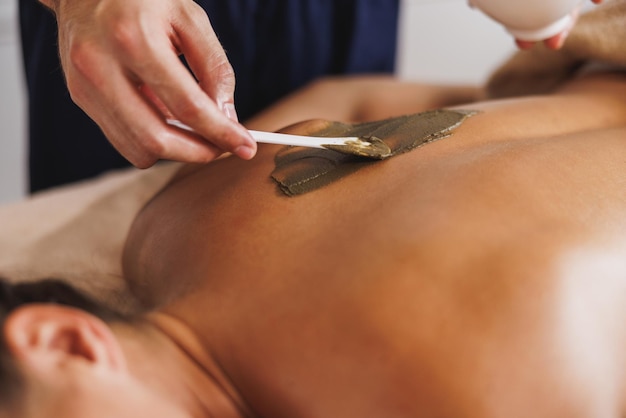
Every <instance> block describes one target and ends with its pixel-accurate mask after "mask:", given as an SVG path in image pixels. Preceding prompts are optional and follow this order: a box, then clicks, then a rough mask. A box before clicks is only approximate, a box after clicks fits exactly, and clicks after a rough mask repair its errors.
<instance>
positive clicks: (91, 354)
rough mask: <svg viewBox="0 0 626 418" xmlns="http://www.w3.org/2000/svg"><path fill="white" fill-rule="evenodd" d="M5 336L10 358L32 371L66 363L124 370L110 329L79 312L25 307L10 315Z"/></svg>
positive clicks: (118, 349) (101, 322) (61, 308)
mask: <svg viewBox="0 0 626 418" xmlns="http://www.w3.org/2000/svg"><path fill="white" fill-rule="evenodd" d="M4 336H5V340H6V343H7V345H8V348H9V350H10V351H11V353H12V354H13V356H14V357H15V358H16V359H17V360H18V361H19V362H23V363H25V365H27V366H30V368H33V369H42V368H46V369H49V368H54V367H60V366H63V365H64V364H68V361H82V362H83V363H84V364H85V365H88V366H92V367H98V368H106V369H109V370H118V371H119V370H123V369H125V368H126V364H125V358H124V354H123V352H122V349H121V346H120V344H119V343H118V341H117V339H116V337H115V335H114V334H113V332H112V331H111V329H110V328H109V327H108V326H107V325H106V324H105V323H104V322H103V321H101V320H100V319H98V318H96V317H95V316H93V315H90V314H88V313H87V312H84V311H81V310H79V309H74V308H70V307H66V306H60V305H47V304H31V305H25V306H23V307H21V308H19V309H17V310H15V311H13V312H12V313H11V314H10V315H9V317H8V318H7V320H6V324H5V329H4Z"/></svg>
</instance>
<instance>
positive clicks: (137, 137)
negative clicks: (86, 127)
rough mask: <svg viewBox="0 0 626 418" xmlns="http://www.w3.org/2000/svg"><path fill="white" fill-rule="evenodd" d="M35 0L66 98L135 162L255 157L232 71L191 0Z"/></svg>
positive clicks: (145, 164) (146, 164) (143, 165)
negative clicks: (51, 36) (45, 15)
mask: <svg viewBox="0 0 626 418" xmlns="http://www.w3.org/2000/svg"><path fill="white" fill-rule="evenodd" d="M40 1H41V2H42V3H44V4H45V5H46V6H48V7H50V8H51V9H52V10H53V11H54V12H55V14H56V17H57V21H58V24H59V53H60V57H61V63H62V66H63V70H64V72H65V78H66V81H67V86H68V89H69V91H70V94H71V97H72V99H73V100H74V101H75V102H76V103H77V104H78V105H79V106H80V107H81V108H82V109H83V110H84V111H85V112H86V113H87V114H88V115H89V116H90V117H91V118H92V119H93V120H94V121H96V123H97V124H98V125H99V126H100V128H101V129H102V130H103V132H104V134H105V135H106V136H107V138H108V139H109V141H110V142H111V143H112V144H113V146H115V148H116V149H117V150H118V151H119V152H120V153H121V154H122V155H124V157H126V158H127V159H128V160H129V161H130V162H131V163H132V164H134V165H135V166H137V167H140V168H147V167H150V166H151V165H153V164H154V163H155V162H156V161H158V160H159V159H168V160H176V161H184V162H193V163H203V162H208V161H211V160H213V159H215V158H217V157H218V156H219V155H220V154H222V153H223V152H226V151H230V152H233V153H234V154H236V155H238V156H239V157H241V158H244V159H250V158H252V157H253V156H254V154H255V152H256V143H255V141H254V140H253V139H252V137H251V136H250V134H249V133H248V131H247V130H246V129H245V128H244V127H243V126H241V125H240V124H239V123H238V122H237V116H236V113H235V107H234V102H233V93H234V88H235V77H234V73H233V70H232V67H231V65H230V63H229V62H228V59H227V58H226V54H225V53H224V50H223V49H222V46H221V45H220V43H219V41H218V39H217V37H216V35H215V33H214V32H213V29H212V27H211V24H210V22H209V19H208V17H207V15H206V13H205V12H204V10H203V9H201V8H200V6H198V5H197V4H196V3H194V2H193V1H192V0H40ZM180 54H183V55H184V56H185V59H186V61H187V63H188V64H189V67H190V68H191V70H192V71H193V75H192V74H190V72H189V71H188V70H187V68H186V67H185V66H184V65H183V64H182V63H181V61H180V59H179V55H180ZM194 76H195V78H194ZM196 79H197V81H196ZM169 118H174V119H177V120H179V121H181V122H183V123H185V124H186V125H188V126H190V127H191V128H193V131H194V132H195V134H194V133H192V132H189V131H185V130H182V129H179V128H177V127H174V126H171V125H169V124H168V123H167V122H166V119H169ZM85 140H89V138H85Z"/></svg>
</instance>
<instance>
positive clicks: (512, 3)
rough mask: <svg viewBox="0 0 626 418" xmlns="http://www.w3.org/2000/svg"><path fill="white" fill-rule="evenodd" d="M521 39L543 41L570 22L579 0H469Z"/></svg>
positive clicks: (557, 32) (563, 28) (579, 2)
mask: <svg viewBox="0 0 626 418" xmlns="http://www.w3.org/2000/svg"><path fill="white" fill-rule="evenodd" d="M469 4H470V6H471V7H475V8H477V9H480V10H481V11H482V12H483V13H485V14H486V15H487V16H489V17H491V18H492V19H494V20H495V21H497V22H499V23H501V24H502V25H504V27H505V28H506V30H507V31H509V33H511V35H513V36H514V37H515V39H519V40H520V41H532V42H536V41H542V40H544V39H548V38H551V37H553V36H555V35H558V34H559V33H561V32H563V31H564V30H565V29H567V28H568V27H570V26H571V25H572V24H573V21H572V20H573V19H574V17H573V12H574V11H575V10H576V9H578V7H579V5H580V4H581V0H469Z"/></svg>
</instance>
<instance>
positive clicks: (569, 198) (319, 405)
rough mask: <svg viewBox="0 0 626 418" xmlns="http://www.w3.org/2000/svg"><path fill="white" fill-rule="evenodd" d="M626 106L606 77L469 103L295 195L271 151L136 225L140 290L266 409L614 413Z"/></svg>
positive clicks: (622, 390)
mask: <svg viewBox="0 0 626 418" xmlns="http://www.w3.org/2000/svg"><path fill="white" fill-rule="evenodd" d="M625 95H626V79H624V76H623V75H620V74H615V75H605V76H595V77H589V78H586V79H583V80H578V81H576V82H573V83H572V84H570V85H569V86H567V87H565V88H563V89H562V90H561V91H560V92H559V93H558V94H556V95H553V96H549V97H534V98H528V99H519V100H509V101H502V102H484V103H477V104H474V105H472V109H476V110H481V111H482V113H480V114H478V115H475V116H473V117H472V118H469V119H468V120H466V121H465V123H464V124H463V126H462V127H461V128H459V129H458V130H457V131H456V132H455V135H454V136H452V137H450V138H447V139H443V140H440V141H437V142H435V143H432V144H429V145H428V146H426V147H423V148H419V149H417V150H415V151H413V152H409V153H406V154H403V155H401V156H398V157H396V158H394V159H391V160H388V161H385V162H382V163H380V164H376V165H371V166H370V167H368V168H366V169H362V170H360V171H359V172H357V173H355V174H353V175H351V176H349V177H346V178H344V179H342V180H341V181H338V182H336V183H334V184H332V185H330V186H328V187H325V188H323V189H320V190H317V191H315V192H312V193H308V194H306V195H303V196H299V197H298V198H296V199H292V198H287V197H285V196H283V195H281V194H280V193H277V191H276V189H275V186H274V184H272V181H271V179H270V178H269V174H270V173H271V171H272V169H273V167H274V156H275V154H276V152H277V150H278V149H279V148H278V147H275V146H267V147H262V148H261V149H260V150H259V151H260V152H259V155H258V158H256V159H255V160H254V162H253V163H243V162H242V161H239V160H237V159H228V158H227V159H223V160H220V161H217V162H215V163H213V164H211V165H209V166H206V167H202V168H199V169H196V170H195V171H194V170H186V171H185V172H183V173H182V174H181V175H180V176H179V177H178V178H177V179H175V180H174V181H173V182H172V183H171V184H170V185H169V186H168V187H167V188H166V189H165V190H164V191H162V192H161V193H160V194H159V195H158V196H157V197H156V198H155V199H154V200H153V201H152V202H151V203H150V204H148V206H147V207H146V208H145V209H144V210H143V212H142V213H141V214H140V215H139V217H138V218H137V220H136V222H135V224H134V226H133V229H132V230H131V234H130V237H129V240H128V241H127V247H126V252H125V267H126V270H125V272H126V275H127V278H128V279H129V280H131V285H132V286H133V290H134V291H135V293H136V295H137V296H139V297H140V298H142V300H143V303H144V304H145V305H146V306H160V307H161V308H160V309H159V313H158V314H156V315H155V316H153V317H152V320H153V323H155V324H157V325H158V324H163V323H168V321H179V322H178V325H177V326H173V327H171V328H168V329H169V331H166V333H167V332H169V333H170V334H172V330H173V329H185V330H187V332H189V333H190V334H191V335H193V336H194V337H193V338H191V340H193V341H194V344H196V345H195V347H201V349H200V352H204V353H210V356H211V358H212V359H213V361H214V362H215V364H218V365H219V367H220V370H222V372H223V373H224V375H226V376H228V382H229V384H228V385H224V387H225V388H227V389H232V388H234V390H235V393H237V394H239V396H240V399H244V400H245V405H246V406H247V408H249V410H251V411H254V412H255V413H256V414H257V415H259V416H275V417H288V416H289V417H294V416H295V417H305V416H306V417H318V416H319V417H327V416H342V417H364V416H371V417H379V416H394V417H416V416H426V417H458V416H463V417H501V416H507V417H527V416H535V417H546V418H547V417H555V418H557V417H559V418H560V417H564V416H567V417H614V418H619V417H622V416H623V415H624V413H625V412H626V408H625V406H626V405H625V396H626V382H625V378H624V377H625V373H626V365H625V359H624V352H626V335H625V330H626V326H625V325H626V324H625V322H626V311H625V308H624V307H625V306H626V300H625V298H626V296H625V295H626V281H625V279H624V278H625V277H626V264H625V263H624V261H623V254H624V251H626V241H625V240H624V232H626V221H625V219H624V216H623V214H624V213H625V211H626V198H625V197H624V193H623V185H624V178H625V177H624V170H623V167H624V161H625V160H626V144H625V143H624V140H623V138H624V136H625V135H626V102H624V99H623V98H624V97H626V96H625ZM529 121H532V123H529ZM319 126H320V125H319V123H318V122H312V123H310V124H308V125H307V124H304V125H299V126H296V127H294V128H293V132H296V133H302V134H309V133H312V132H315V131H316V130H317V129H319ZM225 178H226V179H228V181H229V184H230V185H231V186H232V187H228V188H226V187H223V183H222V182H223V179H225ZM199 191H202V193H199ZM181 323H182V324H181ZM160 329H161V330H163V329H166V328H164V327H163V326H161V328H160ZM184 340H185V338H182V339H179V340H178V341H179V344H181V345H182V346H185V344H184V343H181V342H180V341H184Z"/></svg>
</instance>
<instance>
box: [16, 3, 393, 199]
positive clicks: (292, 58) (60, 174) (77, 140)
mask: <svg viewBox="0 0 626 418" xmlns="http://www.w3.org/2000/svg"><path fill="white" fill-rule="evenodd" d="M197 3H198V4H200V5H201V6H202V7H203V8H204V9H205V10H206V12H207V14H208V15H209V17H210V19H211V23H212V25H213V29H214V30H215V32H216V33H217V35H218V37H219V39H220V42H221V43H222V45H223V46H224V49H225V50H226V53H227V55H228V58H229V60H230V62H231V64H232V65H233V68H234V70H235V75H236V80H237V88H236V90H235V104H236V106H237V112H238V114H239V117H240V119H241V120H244V121H245V120H246V119H247V118H249V117H250V116H252V115H254V114H255V113H257V112H258V111H260V110H261V109H263V108H265V107H266V106H268V105H269V104H271V103H273V102H275V101H276V100H278V99H280V98H281V97H283V96H284V95H286V94H287V93H290V92H292V91H293V90H295V89H297V88H299V87H301V86H303V85H305V84H307V83H308V82H310V81H312V80H314V79H316V78H319V77H321V76H324V75H333V74H356V73H392V72H393V69H394V63H395V52H396V41H397V21H398V12H399V0H197ZM19 9H20V24H21V33H22V50H23V57H24V68H25V71H26V80H27V85H28V95H29V144H30V146H29V173H30V185H31V187H30V188H31V191H37V190H42V189H45V188H48V187H52V186H56V185H60V184H64V183H69V182H73V181H77V180H81V179H84V178H88V177H92V176H95V175H97V174H100V173H102V172H104V171H107V170H110V169H112V168H117V167H122V166H124V165H127V162H126V161H125V159H124V158H123V157H121V156H120V155H119V154H118V153H117V151H115V149H114V148H113V147H112V146H111V145H110V144H109V143H108V141H107V140H106V138H104V136H103V134H102V133H101V132H100V129H99V128H98V127H97V125H96V124H95V123H94V122H93V121H91V119H89V118H88V117H87V116H86V115H85V114H84V113H83V112H82V111H81V110H80V109H79V108H78V107H77V106H76V105H75V104H74V103H73V102H72V101H71V99H70V97H69V93H68V92H67V89H66V86H65V81H64V78H63V73H62V69H61V66H60V63H59V59H58V51H57V35H56V33H57V29H56V21H55V18H54V15H53V14H52V13H50V12H49V11H48V10H46V9H45V8H44V7H43V6H41V5H40V4H39V3H38V2H37V0H20V2H19Z"/></svg>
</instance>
